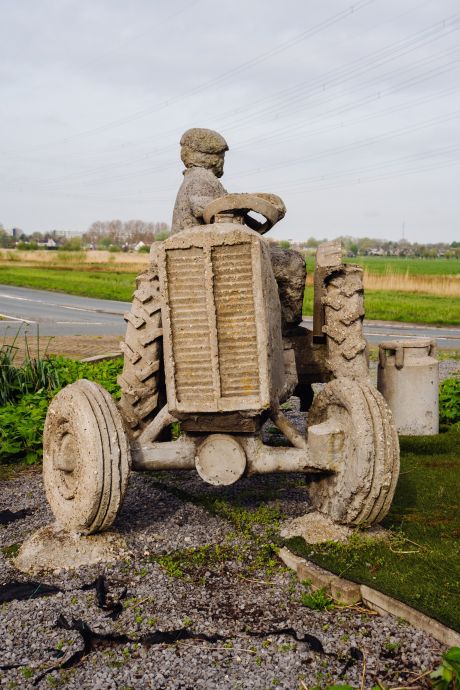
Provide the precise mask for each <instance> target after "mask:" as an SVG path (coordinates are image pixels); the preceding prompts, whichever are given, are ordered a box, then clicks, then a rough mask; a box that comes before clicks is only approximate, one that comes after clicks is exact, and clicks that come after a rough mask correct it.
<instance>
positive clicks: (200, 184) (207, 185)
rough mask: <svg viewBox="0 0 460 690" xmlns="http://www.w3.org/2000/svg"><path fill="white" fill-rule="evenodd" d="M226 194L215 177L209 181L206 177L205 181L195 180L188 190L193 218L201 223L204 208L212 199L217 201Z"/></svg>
mask: <svg viewBox="0 0 460 690" xmlns="http://www.w3.org/2000/svg"><path fill="white" fill-rule="evenodd" d="M226 194H227V190H226V189H225V188H224V187H223V185H222V184H221V183H220V182H219V180H218V179H217V177H215V178H214V179H209V177H208V179H205V180H203V179H201V180H196V181H195V182H194V184H192V185H191V186H190V188H189V203H190V208H191V211H192V213H193V215H194V217H195V218H196V219H197V220H200V221H202V219H203V212H204V209H205V208H206V206H207V205H208V204H209V203H211V201H214V199H218V198H219V197H221V196H225V195H226Z"/></svg>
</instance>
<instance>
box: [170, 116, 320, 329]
mask: <svg viewBox="0 0 460 690" xmlns="http://www.w3.org/2000/svg"><path fill="white" fill-rule="evenodd" d="M180 143H181V158H182V162H183V163H184V165H185V167H186V169H185V171H184V181H183V182H182V184H181V186H180V188H179V191H178V193H177V197H176V202H175V204H174V212H173V218H172V226H171V233H172V234H174V233H178V232H180V231H182V230H187V229H189V228H192V227H194V226H196V225H203V223H204V222H205V221H204V219H203V212H204V210H205V207H206V206H207V205H208V204H209V203H211V202H212V201H214V200H215V199H218V198H219V197H223V196H225V195H227V190H226V189H225V188H224V187H223V185H222V184H221V183H220V181H219V178H220V177H222V175H223V170H224V158H225V151H227V150H228V145H227V142H226V141H225V139H224V138H223V137H222V136H221V135H220V134H219V133H218V132H214V131H213V130H209V129H200V128H195V129H190V130H187V132H185V133H184V134H183V136H182V138H181V142H180ZM230 196H233V195H230ZM255 196H260V197H261V199H263V200H265V201H268V202H269V203H273V202H275V205H276V206H277V208H278V210H279V212H280V217H283V216H284V214H285V212H286V208H285V206H284V204H283V203H282V201H281V200H280V199H279V198H278V197H274V195H270V194H260V195H255ZM280 202H281V204H280ZM246 222H247V224H248V226H249V227H251V228H252V229H253V230H259V229H260V228H261V227H263V223H259V221H257V220H255V219H251V218H246ZM270 256H271V261H272V267H273V271H274V274H275V278H276V281H277V283H278V289H279V297H280V301H281V307H282V314H283V325H289V326H295V325H297V324H298V323H300V321H301V320H302V302H303V292H304V289H305V278H306V269H305V261H304V260H303V258H302V257H301V256H300V254H298V252H295V251H294V250H285V249H280V248H279V247H275V248H274V249H273V251H272V250H271V251H270Z"/></svg>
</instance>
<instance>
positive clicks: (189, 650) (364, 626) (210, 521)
mask: <svg viewBox="0 0 460 690" xmlns="http://www.w3.org/2000/svg"><path fill="white" fill-rule="evenodd" d="M294 407H295V405H294ZM293 412H294V413H295V412H296V410H295V409H294V410H293ZM294 416H295V415H294ZM298 423H299V425H300V423H301V420H300V413H299V420H298ZM307 507H308V494H307V490H306V485H305V480H304V478H302V477H301V476H297V475H290V476H265V477H255V478H252V479H243V480H241V481H240V482H239V483H238V484H236V485H234V486H233V487H227V488H216V487H212V486H207V485H205V484H204V483H203V482H201V480H200V479H199V478H198V477H197V475H196V474H195V473H190V472H186V473H182V474H181V473H161V474H160V473H156V474H153V473H149V474H144V475H141V474H133V475H132V477H131V479H130V486H129V490H128V493H127V497H126V500H125V504H124V507H123V510H122V511H121V513H120V516H119V519H118V521H117V523H116V529H117V530H119V531H120V532H121V533H122V534H123V536H124V537H125V538H126V540H127V542H128V546H129V548H130V550H131V552H132V558H131V559H129V560H126V562H121V563H116V564H109V565H105V566H100V565H99V566H94V567H86V568H81V569H80V570H78V571H70V572H68V573H64V574H62V575H59V576H56V575H49V576H48V575H47V576H43V578H41V581H42V582H44V583H46V584H49V585H56V586H57V587H59V588H60V589H61V590H62V591H61V592H59V593H57V594H53V595H51V596H47V597H40V598H34V599H28V600H23V601H11V602H8V603H4V604H1V605H0V665H1V666H3V670H2V671H0V687H1V688H29V687H31V688H32V687H37V688H50V687H62V688H69V689H71V688H75V689H76V688H78V689H79V690H81V688H91V689H92V690H112V689H114V690H115V689H116V690H128V688H133V689H135V688H136V689H137V688H155V689H158V690H159V689H163V688H164V689H165V690H169V689H173V688H174V690H177V689H179V688H180V689H182V690H189V689H190V690H191V689H192V688H193V689H194V690H195V689H201V688H203V689H206V690H211V689H213V688H219V689H220V688H235V689H236V688H241V689H246V688H257V689H259V688H260V689H261V690H264V689H266V688H275V687H278V688H285V689H286V690H293V689H297V688H303V687H305V686H306V687H312V686H315V685H318V686H320V687H325V686H326V685H327V684H328V683H332V682H333V681H339V682H342V683H350V684H351V685H354V686H355V687H359V686H360V683H361V676H362V673H363V664H364V662H365V669H366V670H365V687H366V688H372V686H373V685H374V684H375V682H376V679H377V678H378V679H379V680H380V682H382V683H384V684H385V685H386V686H389V687H392V686H400V685H401V684H403V683H407V682H408V680H409V679H411V678H414V677H415V676H416V675H418V674H419V673H422V672H423V671H425V670H426V669H429V668H432V667H434V666H436V665H437V664H438V663H439V659H440V655H441V653H442V651H443V648H442V645H440V644H439V643H438V642H436V641H435V640H434V639H433V638H431V637H430V636H429V635H427V634H425V633H423V632H420V631H417V630H415V629H414V628H412V627H411V626H409V625H408V624H406V623H405V622H403V621H398V620H396V619H394V618H392V617H385V618H382V617H379V616H375V615H372V614H371V612H367V611H366V610H365V609H333V610H332V611H313V610H311V609H308V608H305V607H303V606H302V605H301V603H300V598H301V594H302V592H304V591H305V589H304V587H303V585H301V584H300V583H298V582H297V581H296V579H295V577H294V576H293V574H292V573H290V572H289V571H287V570H286V569H285V568H283V567H282V565H281V564H280V563H279V562H278V561H277V559H276V558H275V557H274V556H273V554H269V555H268V556H267V553H266V551H267V550H266V549H265V551H264V548H263V545H264V544H265V543H266V541H267V540H269V539H270V534H271V533H272V530H273V526H274V525H273V524H272V522H273V523H276V521H277V519H278V517H279V516H280V515H289V516H296V515H301V514H303V513H304V512H305V510H306V508H307ZM7 508H9V509H10V510H14V511H17V510H20V509H27V510H28V511H29V512H28V514H27V515H26V516H24V517H23V518H21V519H19V520H16V521H14V522H11V523H10V524H8V525H5V526H0V545H1V546H2V547H5V546H10V545H12V544H17V543H18V542H21V541H22V540H24V539H25V538H26V537H27V536H28V535H30V534H31V533H32V532H33V531H35V530H36V529H37V528H39V527H41V526H43V525H46V524H48V523H49V522H51V520H52V518H51V514H50V511H49V509H48V507H47V503H46V500H45V497H44V492H43V486H42V480H41V476H40V475H39V474H31V473H26V474H23V475H21V476H20V477H18V478H15V479H12V480H8V481H3V482H2V483H1V497H0V510H2V509H7ZM254 515H255V516H256V517H257V520H254V522H251V516H254ZM227 518H229V519H227ZM216 547H217V548H216ZM192 549H195V550H194V551H193V550H192ZM261 553H262V554H263V558H261ZM165 555H169V561H168V559H166V560H163V561H162V562H158V558H160V557H161V556H165ZM177 567H178V568H179V569H181V573H180V574H178V573H177V572H176V573H174V568H177ZM0 573H1V578H0V580H1V582H0V584H5V583H6V582H8V581H10V580H20V581H26V580H27V579H28V578H27V577H25V576H24V575H22V574H21V573H18V572H17V571H16V570H15V569H14V568H13V567H12V565H11V561H10V559H9V558H8V557H7V556H6V555H5V553H3V551H0ZM100 575H104V577H105V584H106V586H107V589H108V597H109V598H111V599H112V600H113V601H114V602H118V601H121V604H122V607H119V610H118V614H115V613H113V615H112V614H111V612H110V611H109V610H107V609H103V608H100V607H99V606H98V605H97V596H96V591H95V587H94V581H95V579H96V578H97V577H98V576H100ZM85 586H87V588H86V589H85V588H84V587H85ZM88 586H89V588H88ZM158 631H160V633H163V632H165V631H166V632H168V631H169V632H170V631H175V632H174V633H173V636H172V637H173V641H171V636H170V637H169V638H168V639H165V638H164V636H163V635H162V634H159V633H158ZM174 638H175V639H176V641H174ZM5 666H16V667H14V668H5ZM59 666H62V668H58V667H59ZM53 669H54V670H53ZM43 674H44V675H43ZM422 682H423V681H422ZM302 683H304V684H305V686H304V685H302ZM419 687H420V686H419Z"/></svg>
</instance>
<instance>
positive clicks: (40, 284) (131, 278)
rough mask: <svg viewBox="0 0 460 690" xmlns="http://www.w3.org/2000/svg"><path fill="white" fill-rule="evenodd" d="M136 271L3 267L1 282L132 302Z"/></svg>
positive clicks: (0, 274)
mask: <svg viewBox="0 0 460 690" xmlns="http://www.w3.org/2000/svg"><path fill="white" fill-rule="evenodd" d="M135 278H136V273H126V272H124V271H123V272H115V271H113V272H107V271H101V272H97V271H91V272H89V271H78V270H73V269H72V268H70V267H69V268H68V269H67V270H62V269H54V268H52V267H50V268H22V267H16V266H11V267H10V266H2V268H1V272H0V283H3V285H20V286H21V287H29V288H37V289H39V290H57V291H59V292H67V293H68V294H70V295H81V296H82V297H98V298H100V299H115V300H122V301H125V302H130V301H131V298H132V295H133V292H134V290H135Z"/></svg>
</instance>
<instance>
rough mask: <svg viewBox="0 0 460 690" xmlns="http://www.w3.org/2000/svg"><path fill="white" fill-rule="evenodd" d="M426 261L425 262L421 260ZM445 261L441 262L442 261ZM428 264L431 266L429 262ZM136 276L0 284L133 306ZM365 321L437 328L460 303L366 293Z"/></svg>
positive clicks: (60, 273) (62, 276)
mask: <svg viewBox="0 0 460 690" xmlns="http://www.w3.org/2000/svg"><path fill="white" fill-rule="evenodd" d="M420 261H423V259H420ZM439 261H442V260H439ZM427 263H428V262H427ZM135 277H136V273H131V272H126V271H119V272H117V271H107V270H104V271H97V270H91V271H88V270H83V271H81V270H75V269H73V268H72V267H70V266H69V268H68V269H66V270H63V269H55V268H52V267H49V268H31V267H28V268H26V267H17V266H2V267H1V273H0V283H3V284H4V285H20V286H23V287H30V288H38V289H42V290H57V291H60V292H67V293H69V294H71V295H81V296H82V297H99V298H101V299H115V300H122V301H126V302H130V301H131V298H132V293H133V291H134V286H135ZM365 305H366V317H367V318H368V319H381V320H383V321H407V322H413V323H427V324H434V325H457V324H459V323H460V300H458V299H453V298H451V297H439V296H437V295H428V294H420V293H410V292H393V291H383V290H381V291H372V290H368V291H366V297H365ZM303 312H304V314H305V315H311V314H312V313H313V288H312V287H311V286H307V288H306V290H305V299H304V310H303Z"/></svg>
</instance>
